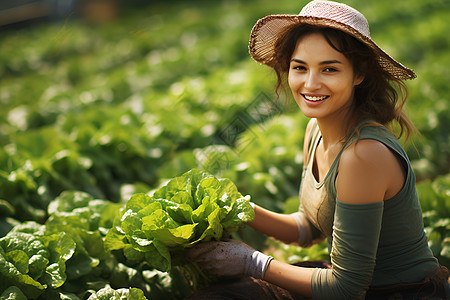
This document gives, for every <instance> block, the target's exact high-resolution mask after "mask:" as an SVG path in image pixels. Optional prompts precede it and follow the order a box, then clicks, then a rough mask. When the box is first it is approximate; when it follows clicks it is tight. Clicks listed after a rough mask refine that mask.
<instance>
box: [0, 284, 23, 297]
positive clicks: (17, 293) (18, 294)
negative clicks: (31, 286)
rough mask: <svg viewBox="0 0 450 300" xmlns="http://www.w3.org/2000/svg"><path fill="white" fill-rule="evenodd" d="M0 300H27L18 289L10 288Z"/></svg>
mask: <svg viewBox="0 0 450 300" xmlns="http://www.w3.org/2000/svg"><path fill="white" fill-rule="evenodd" d="M0 300H27V297H26V296H25V295H24V294H23V293H22V291H21V290H20V289H19V288H18V287H16V286H10V287H8V288H7V289H6V290H5V291H4V292H3V293H2V294H1V295H0Z"/></svg>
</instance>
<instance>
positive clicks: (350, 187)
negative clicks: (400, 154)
mask: <svg viewBox="0 0 450 300" xmlns="http://www.w3.org/2000/svg"><path fill="white" fill-rule="evenodd" d="M403 183H404V171H403V168H402V166H401V163H400V161H399V160H398V158H397V156H396V155H395V154H394V153H393V152H392V150H391V149H390V148H389V147H387V146H386V145H385V144H384V143H382V142H380V141H378V140H374V139H363V140H359V141H358V142H356V143H353V144H351V145H350V146H349V147H347V148H346V149H345V150H344V151H343V153H342V155H341V158H340V161H339V172H338V176H337V178H336V192H337V196H338V199H339V200H340V201H343V202H350V203H370V202H378V201H383V200H385V199H386V198H387V197H386V196H387V195H388V196H390V194H392V193H396V192H398V190H399V189H401V187H402V185H403Z"/></svg>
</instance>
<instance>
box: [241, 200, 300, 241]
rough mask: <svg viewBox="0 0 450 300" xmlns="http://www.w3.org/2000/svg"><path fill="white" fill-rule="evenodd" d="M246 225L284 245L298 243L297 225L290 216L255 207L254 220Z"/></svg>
mask: <svg viewBox="0 0 450 300" xmlns="http://www.w3.org/2000/svg"><path fill="white" fill-rule="evenodd" d="M247 225H249V226H250V227H252V228H253V229H255V230H257V231H259V232H261V233H262V234H264V235H266V236H269V237H273V238H274V239H276V240H279V241H281V242H283V243H286V244H291V243H298V241H299V229H298V225H297V222H296V221H295V218H294V217H293V216H292V215H288V214H279V213H275V212H272V211H270V210H267V209H264V208H262V207H261V206H258V205H255V219H254V220H253V221H252V222H250V223H247Z"/></svg>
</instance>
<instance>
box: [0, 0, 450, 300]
mask: <svg viewBox="0 0 450 300" xmlns="http://www.w3.org/2000/svg"><path fill="white" fill-rule="evenodd" d="M141 2H144V1H141ZM345 2H346V3H347V4H350V5H352V6H354V7H355V8H357V9H359V10H360V11H362V12H363V13H364V14H365V15H366V17H367V18H368V20H369V23H370V25H371V34H372V37H373V38H374V40H375V41H376V42H377V43H378V44H379V45H380V46H381V47H382V48H383V49H386V51H387V52H388V53H390V54H391V55H392V56H394V57H395V58H396V59H398V60H399V61H401V62H402V63H404V64H405V65H406V66H408V67H411V68H413V69H414V70H415V71H416V73H417V74H418V78H417V79H415V80H413V81H411V82H408V83H407V84H408V88H409V100H408V101H409V102H408V104H407V110H408V113H409V115H410V117H411V119H412V120H413V122H414V123H415V124H416V126H417V128H418V129H419V131H420V132H421V135H416V136H415V137H414V138H413V142H414V144H412V143H409V144H408V145H407V146H406V149H407V152H408V155H409V157H410V159H411V161H412V164H413V168H414V171H415V173H416V177H417V180H418V183H417V188H418V193H419V198H420V201H421V205H422V210H423V215H424V223H425V227H426V228H425V231H426V233H427V236H428V238H429V244H430V246H431V248H432V250H433V252H434V254H435V255H436V257H437V258H438V259H439V261H440V263H441V264H443V265H445V266H447V267H450V134H449V133H450V131H449V128H450V98H449V96H448V95H449V94H450V87H449V85H448V82H450V68H449V66H450V51H449V50H450V35H449V34H448V32H449V30H450V27H449V25H448V22H447V20H448V19H449V18H450V2H449V1H445V0H427V1H424V0H409V1H396V2H393V1H389V0H370V1H357V0H348V1H345ZM304 3H306V1H290V0H279V1H269V0H259V1H256V0H245V1H244V0H220V1H219V0H217V1H149V3H148V4H146V5H143V6H142V7H139V9H136V8H134V9H133V8H124V9H123V10H122V12H121V14H120V16H119V18H118V19H116V20H115V21H113V22H111V23H106V24H94V23H89V22H87V21H84V20H81V19H77V18H75V17H72V16H68V17H67V18H66V19H65V20H63V21H60V22H53V23H46V24H34V25H33V26H32V27H28V28H22V29H8V30H6V29H5V30H2V29H1V28H0V44H1V47H0V103H1V106H2V109H1V110H0V120H1V122H0V145H1V147H0V274H1V276H0V278H1V279H2V280H1V283H0V299H119V298H120V297H124V298H127V299H146V298H147V299H182V298H183V297H185V296H186V295H188V294H189V293H190V292H191V291H192V289H193V288H195V286H194V284H193V282H194V281H195V280H196V279H198V282H199V283H200V285H201V284H202V282H201V281H200V280H203V279H204V277H203V276H202V274H200V273H197V271H198V270H194V269H193V268H195V267H192V266H191V269H189V268H188V269H186V268H180V267H179V266H178V265H177V262H179V260H177V259H178V258H177V257H180V256H177V255H175V256H170V255H167V253H168V252H167V251H166V250H167V249H166V248H164V247H166V246H164V247H163V246H161V244H160V242H159V241H161V240H164V241H166V242H168V244H169V245H170V246H168V247H169V249H172V248H171V247H172V246H173V245H174V244H171V243H173V242H174V241H176V243H177V245H184V246H187V245H188V244H189V243H192V242H193V241H198V240H201V239H203V238H207V239H208V238H217V237H220V236H222V234H225V233H226V234H232V235H233V237H235V238H237V239H241V240H245V241H247V242H248V243H249V244H251V245H252V246H254V247H257V248H259V249H264V251H265V252H266V253H270V254H272V255H273V256H275V257H276V258H278V259H280V260H284V261H289V262H295V261H298V260H303V259H323V258H327V257H328V254H327V252H326V249H325V244H324V243H322V244H320V245H316V246H314V247H312V248H310V249H301V248H298V247H294V246H286V245H282V244H280V243H278V242H276V241H273V240H270V239H266V238H265V237H263V236H261V235H260V234H258V233H256V232H254V231H252V230H251V229H249V228H245V227H242V226H241V225H242V222H244V221H245V220H248V219H246V218H250V217H251V216H250V215H246V214H247V213H248V212H247V208H248V207H247V206H246V205H247V204H248V199H249V198H251V201H253V202H255V203H257V204H259V205H261V206H263V207H266V208H268V209H271V210H275V211H278V212H288V213H289V212H293V211H295V210H296V209H297V207H298V199H297V194H298V189H299V184H300V177H301V168H302V165H303V159H302V152H301V145H302V142H303V131H304V128H305V126H306V124H307V122H308V120H307V119H306V118H304V117H303V116H302V115H301V112H300V111H299V110H298V108H297V107H296V106H295V104H294V103H293V101H292V100H291V99H290V98H289V97H281V98H279V99H276V96H275V94H274V92H273V85H274V82H275V77H274V75H273V74H272V73H271V72H270V70H269V69H268V68H267V67H264V66H260V65H258V64H257V63H255V62H253V61H252V59H251V58H250V56H249V54H248V48H247V45H248V38H249V33H250V30H251V28H252V26H253V25H254V23H255V22H256V21H257V19H258V18H260V17H263V16H265V15H267V14H271V13H279V14H282V13H292V14H296V13H298V11H299V10H300V7H301V6H302V5H303V4H304ZM189 170H194V171H191V172H194V173H195V172H199V173H198V174H197V173H195V174H197V175H195V176H194V178H200V177H202V176H204V177H207V178H209V179H207V180H206V181H205V182H204V183H202V184H200V180H193V182H195V183H196V184H195V185H194V184H193V185H192V186H193V190H191V191H194V192H195V191H198V190H199V189H200V190H202V191H203V194H202V197H200V196H199V195H198V194H195V193H193V194H189V195H187V194H186V195H185V194H183V195H181V194H177V193H178V192H180V190H181V188H179V187H177V184H175V182H176V183H179V182H184V181H183V180H185V179H186V178H187V177H186V176H187V175H186V172H188V171H189ZM199 170H200V171H199ZM202 172H205V173H202ZM183 174H184V175H183ZM189 174H192V173H189ZM199 174H210V175H199ZM183 176H185V177H183ZM175 178H178V179H175ZM179 178H184V179H179ZM202 178H203V177H202ZM212 178H214V179H212ZM174 179H175V180H174ZM203 179H204V178H203ZM186 180H187V179H186ZM186 182H187V181H186ZM224 182H226V183H227V184H224ZM184 186H186V183H185V185H184ZM199 186H201V188H200V187H199ZM219 186H220V189H224V190H225V192H224V193H225V194H227V195H230V194H232V195H233V197H231V198H226V197H225V198H224V197H222V196H223V194H221V195H222V196H220V197H219V196H218V195H219V194H217V195H213V193H212V192H211V189H212V188H219ZM171 189H174V190H175V191H176V192H173V191H172V190H171ZM231 191H233V192H231ZM199 193H200V192H199ZM175 194H177V195H178V196H175ZM152 195H157V196H158V195H159V196H160V198H164V197H166V198H168V197H169V196H170V197H169V198H170V199H172V198H171V197H174V198H173V200H170V201H172V202H170V203H169V204H168V202H161V203H160V201H159V200H155V198H154V197H153V198H152V197H151V196H152ZM247 195H248V196H247ZM199 197H200V198H199ZM214 197H216V198H214ZM205 198H207V199H213V198H214V199H215V200H214V201H215V202H214V201H213V200H201V201H200V202H198V203H196V202H195V201H198V199H205ZM196 199H197V200H196ZM224 199H225V200H224ZM239 199H240V200H239ZM129 200H130V201H129ZM205 201H210V202H208V204H204V203H206V202H205ZM220 201H222V202H220ZM139 203H141V204H142V203H147V204H148V205H149V206H152V207H153V208H155V210H158V209H159V210H158V211H161V213H160V214H161V215H160V218H159V219H157V218H156V215H152V214H151V212H150V211H149V210H148V209H147V210H145V208H143V207H141V206H139V205H140V204H139ZM174 203H175V204H174ZM182 204H183V205H182ZM200 205H203V206H202V207H201V208H200V209H199V206H200ZM180 207H181V208H180ZM236 210H238V212H243V213H244V214H241V215H239V214H237V213H236V212H237V211H236ZM126 211H129V212H130V213H129V214H126V213H125V212H126ZM162 211H166V212H169V211H172V212H173V214H169V213H168V215H169V216H170V218H171V220H175V221H174V222H175V223H170V222H169V223H167V222H166V221H167V220H168V219H164V218H166V217H167V215H165V214H164V213H162ZM219 211H220V213H219ZM213 212H215V213H216V214H218V215H221V216H224V218H223V219H221V223H220V222H219V223H220V224H219V223H215V222H216V221H214V220H212V218H211V220H207V222H206V221H205V223H202V222H203V221H201V220H205V218H206V219H207V217H206V216H207V215H211V214H213ZM225 212H227V213H229V215H227V216H228V217H225V215H224V213H225ZM238 215H239V217H237V216H238ZM118 216H119V217H118ZM136 216H139V217H136ZM187 216H189V218H188V219H189V220H197V221H198V222H196V224H197V223H198V224H201V225H194V224H191V226H187V227H183V228H181V229H179V228H180V227H182V226H180V227H179V224H180V223H181V222H182V221H181V220H182V218H187ZM192 216H195V217H192ZM177 218H178V219H177ZM195 218H198V219H195ZM165 220H166V221H165ZM139 222H140V223H139ZM164 222H166V224H169V225H170V226H169V227H167V228H162V227H159V226H162V225H161V224H163V223H164ZM136 224H141V225H139V226H142V228H141V229H139V228H138V226H137V225H136ZM144 224H145V226H144ZM119 225H120V226H119ZM184 226H186V225H184ZM118 228H121V229H120V230H119V229H118ZM144 228H145V230H144ZM177 228H178V229H177ZM227 228H228V229H227ZM155 229H158V230H161V232H162V231H164V234H161V233H160V231H158V233H151V234H150V235H151V236H152V237H153V238H154V239H153V240H152V239H148V240H144V239H141V237H142V236H139V234H141V233H142V232H148V231H150V230H155ZM200 229H201V230H200ZM141 231H142V232H141ZM205 232H206V233H205ZM203 233H204V235H202V234H203ZM219 233H220V234H219ZM197 234H200V235H197ZM124 236H127V238H126V240H128V241H129V243H123V240H124ZM147 236H148V235H147ZM154 240H157V241H158V242H154ZM121 242H122V243H121ZM184 246H183V247H184ZM175 252H176V251H175ZM152 255H154V256H152ZM158 255H159V256H158ZM154 257H158V258H157V259H154ZM172 258H174V259H173V260H172ZM186 270H188V271H186ZM192 274H197V275H198V276H197V275H196V276H192ZM189 275H191V276H189ZM194 277H195V278H196V279H195V278H194ZM202 278H203V279H202ZM203 283H204V282H203ZM14 297H15V298H14Z"/></svg>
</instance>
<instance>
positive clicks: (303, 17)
mask: <svg viewBox="0 0 450 300" xmlns="http://www.w3.org/2000/svg"><path fill="white" fill-rule="evenodd" d="M294 24H310V25H317V26H322V27H330V28H334V29H338V30H342V31H344V32H345V33H348V34H350V35H351V36H353V37H355V38H356V39H358V40H359V41H361V42H362V43H364V44H365V45H367V46H368V47H370V48H371V49H373V51H374V52H375V53H376V54H377V55H378V61H379V64H380V65H381V67H382V68H383V69H385V70H386V71H388V72H389V73H391V74H392V75H393V76H394V77H395V78H399V79H413V78H415V77H416V74H415V73H414V71H413V70H411V69H409V68H407V67H405V66H403V65H402V64H401V63H399V62H397V61H396V60H394V59H393V58H392V57H390V56H389V55H388V54H387V53H386V52H384V51H383V50H382V49H381V48H380V47H378V45H377V44H376V43H375V42H374V41H373V40H372V39H371V37H370V32H369V24H368V22H367V20H366V18H365V17H364V16H363V15H362V14H361V13H360V12H359V11H357V10H356V9H354V8H352V7H350V6H348V5H345V4H342V3H337V2H333V1H326V0H314V1H311V2H309V3H308V4H307V5H306V6H305V7H303V9H302V11H301V12H300V13H299V14H298V15H269V16H266V17H264V18H262V19H260V20H258V22H256V24H255V26H254V27H253V29H252V32H251V35H250V44H249V50H250V55H251V56H252V58H253V59H254V60H255V61H257V62H259V63H262V64H265V65H268V66H270V67H272V66H273V65H274V64H275V61H274V57H275V55H274V47H275V44H276V42H277V39H278V37H279V36H280V34H281V33H282V32H284V30H285V29H286V28H287V27H289V26H292V25H294Z"/></svg>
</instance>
